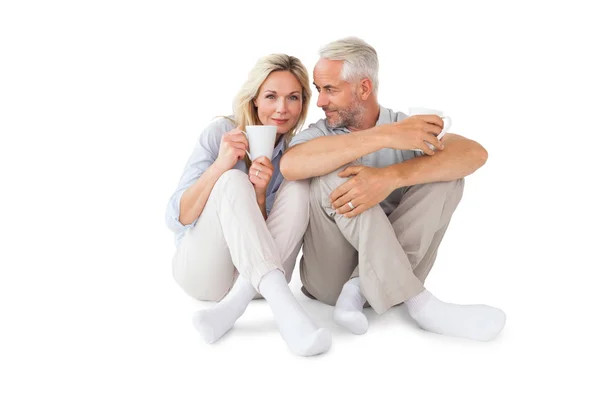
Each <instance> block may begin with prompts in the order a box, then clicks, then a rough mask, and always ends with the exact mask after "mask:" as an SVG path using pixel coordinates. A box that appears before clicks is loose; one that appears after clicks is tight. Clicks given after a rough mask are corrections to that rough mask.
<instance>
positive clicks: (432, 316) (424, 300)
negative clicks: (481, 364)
mask: <svg viewBox="0 0 600 400" xmlns="http://www.w3.org/2000/svg"><path fill="white" fill-rule="evenodd" d="M405 304H406V306H407V307H408V312H409V314H410V316H411V317H413V318H414V320H415V321H417V324H419V326H420V327H421V328H423V329H425V330H427V331H430V332H435V333H439V334H442V335H448V336H457V337H462V338H466V339H473V340H480V341H489V340H492V339H493V338H495V337H496V336H497V335H498V333H500V331H501V330H502V328H504V323H505V322H506V314H505V313H504V311H502V310H500V309H498V308H494V307H490V306H486V305H482V304H476V305H461V304H451V303H444V302H443V301H441V300H438V299H437V298H435V297H434V296H433V295H432V294H431V293H429V292H428V291H427V290H425V291H423V292H421V293H419V294H418V295H416V296H414V297H412V298H410V299H408V300H406V301H405Z"/></svg>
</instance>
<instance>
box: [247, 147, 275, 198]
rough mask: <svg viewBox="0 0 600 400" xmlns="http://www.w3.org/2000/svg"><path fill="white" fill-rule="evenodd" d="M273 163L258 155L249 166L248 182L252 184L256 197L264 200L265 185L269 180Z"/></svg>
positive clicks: (267, 184)
mask: <svg viewBox="0 0 600 400" xmlns="http://www.w3.org/2000/svg"><path fill="white" fill-rule="evenodd" d="M273 170H274V168H273V164H271V161H270V160H269V159H268V158H267V157H264V156H263V157H259V158H257V159H256V160H254V162H253V163H252V165H251V166H250V170H249V171H248V176H249V177H250V182H252V185H254V191H255V192H256V198H257V199H259V200H264V199H265V198H266V196H267V187H268V186H269V182H271V177H272V176H273Z"/></svg>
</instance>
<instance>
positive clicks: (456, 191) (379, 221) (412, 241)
mask: <svg viewBox="0 0 600 400" xmlns="http://www.w3.org/2000/svg"><path fill="white" fill-rule="evenodd" d="M344 168H345V167H343V168H340V169H338V170H336V171H334V172H332V173H330V174H327V175H324V176H321V177H317V178H313V179H312V181H311V184H310V220H309V221H310V222H309V225H308V229H307V231H306V234H305V236H304V248H303V256H302V259H301V260H300V278H301V280H302V284H303V288H302V291H303V292H304V293H305V294H307V295H308V296H310V297H313V298H316V299H317V300H319V301H322V302H324V303H326V304H329V305H335V303H336V301H337V298H338V296H339V294H340V292H341V290H342V286H343V285H344V283H346V282H347V281H348V280H349V279H350V278H352V277H355V276H360V286H361V291H362V293H363V295H364V296H365V298H366V299H367V302H368V303H369V304H370V306H371V307H373V309H374V310H375V311H376V312H377V313H378V314H381V313H383V312H384V311H386V310H387V309H389V308H390V307H392V306H394V305H396V304H400V303H402V302H403V301H405V300H406V299H408V298H410V297H412V296H414V295H416V294H418V293H420V292H421V291H423V290H424V287H423V282H424V281H425V278H426V277H427V275H428V274H429V271H430V270H431V267H432V266H433V263H434V261H435V258H436V256H437V250H438V247H439V245H440V243H441V241H442V238H443V237H444V234H445V232H446V229H447V228H448V225H449V224H450V219H451V217H452V214H453V213H454V210H455V209H456V207H457V206H458V203H459V202H460V199H461V197H462V193H463V188H464V179H459V180H456V181H450V182H435V183H428V184H422V185H415V186H411V187H407V188H404V189H403V190H405V193H404V194H403V197H402V200H401V201H400V204H399V205H398V207H397V208H396V209H395V210H394V211H393V212H392V213H391V214H390V215H389V217H388V216H386V214H385V213H384V211H383V209H382V208H381V207H380V206H379V205H377V206H375V207H372V208H370V209H369V210H367V211H365V212H363V213H362V214H360V215H357V216H356V217H353V218H346V217H343V216H340V215H337V214H336V213H335V211H334V210H333V208H332V207H331V203H330V201H329V195H330V194H331V192H332V191H333V190H335V189H336V188H337V187H338V186H340V185H341V184H342V183H344V182H345V181H346V180H347V178H340V177H339V176H338V175H337V174H338V173H339V172H340V171H341V170H343V169H344Z"/></svg>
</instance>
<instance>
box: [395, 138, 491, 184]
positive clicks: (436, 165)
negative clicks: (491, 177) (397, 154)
mask: <svg viewBox="0 0 600 400" xmlns="http://www.w3.org/2000/svg"><path fill="white" fill-rule="evenodd" d="M442 143H444V151H438V152H436V153H435V155H433V156H421V157H415V158H412V159H410V160H407V161H404V162H401V163H399V164H394V165H391V166H389V167H387V168H388V169H389V172H390V173H391V176H392V177H393V178H392V179H394V180H395V182H396V183H395V185H394V186H395V187H396V188H400V187H405V186H413V185H419V184H422V183H430V182H439V181H453V180H456V179H460V178H464V177H465V176H467V175H470V174H472V173H473V172H475V171H477V170H478V169H479V168H481V167H482V166H483V165H484V164H485V163H486V161H487V158H488V153H487V151H486V150H485V148H483V146H481V145H480V144H479V143H477V142H475V141H474V140H470V139H467V138H465V137H462V136H460V135H457V134H453V133H448V134H446V135H445V138H444V139H443V140H442Z"/></svg>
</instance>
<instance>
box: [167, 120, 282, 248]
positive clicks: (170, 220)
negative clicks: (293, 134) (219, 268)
mask: <svg viewBox="0 0 600 400" xmlns="http://www.w3.org/2000/svg"><path fill="white" fill-rule="evenodd" d="M234 128H235V124H234V123H233V122H232V121H229V120H228V119H226V118H218V119H217V120H215V121H213V122H212V123H211V124H210V125H208V126H207V127H206V128H205V129H204V131H202V133H201V134H200V137H199V138H198V141H197V142H196V146H195V147H194V150H193V151H192V155H191V156H190V158H189V159H188V161H187V163H186V165H185V168H184V170H183V174H182V175H181V178H180V179H179V184H178V185H177V189H176V190H175V193H173V195H172V196H171V198H170V199H169V202H168V204H167V210H166V213H165V221H166V223H167V227H168V228H169V229H170V230H171V231H173V233H174V234H175V245H176V246H178V245H179V242H180V241H181V238H183V236H184V235H185V233H186V232H187V231H188V230H189V229H190V228H191V227H193V226H195V225H196V222H198V218H196V219H195V220H194V221H193V222H192V223H190V224H188V225H183V224H182V223H181V222H179V211H180V201H181V196H182V195H183V192H185V190H186V189H187V188H189V187H190V186H192V185H193V184H194V183H195V182H196V181H197V180H198V178H200V176H202V174H203V173H204V171H206V170H207V169H208V167H210V166H211V165H212V163H213V162H215V160H216V159H217V156H218V155H219V147H220V145H221V137H222V136H223V134H224V133H226V132H229V131H230V130H232V129H234ZM284 151H285V138H283V137H282V138H281V139H280V140H279V142H278V143H277V144H276V145H275V149H273V157H272V158H271V163H272V164H273V169H274V171H273V176H272V177H271V181H270V182H269V186H268V187H267V204H266V208H267V215H268V214H269V213H270V212H271V208H273V203H274V202H275V195H276V194H277V190H278V189H279V187H280V186H281V183H282V182H283V175H281V172H280V170H279V162H280V161H281V156H282V155H283V152H284ZM233 168H234V169H238V170H240V171H244V172H245V173H246V174H247V173H248V167H246V163H245V162H244V160H240V161H238V162H237V163H236V164H235V165H234V167H233Z"/></svg>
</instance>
